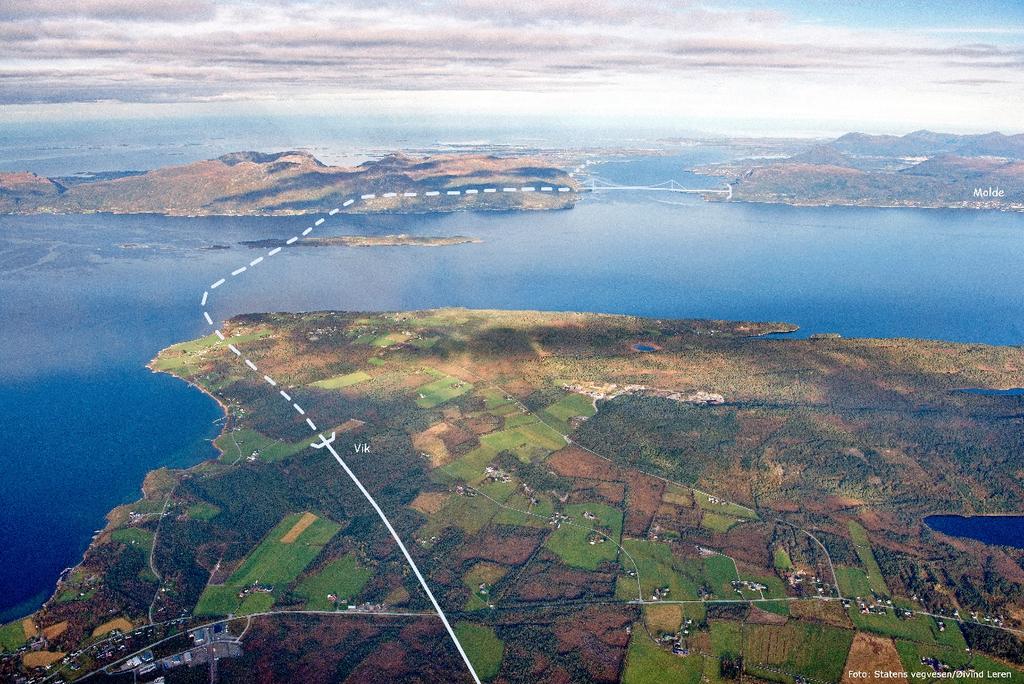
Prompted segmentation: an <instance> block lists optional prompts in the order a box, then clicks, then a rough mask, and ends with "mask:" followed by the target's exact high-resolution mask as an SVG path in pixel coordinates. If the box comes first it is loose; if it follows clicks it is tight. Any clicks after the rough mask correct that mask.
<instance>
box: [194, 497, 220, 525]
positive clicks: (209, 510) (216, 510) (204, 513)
mask: <svg viewBox="0 0 1024 684" xmlns="http://www.w3.org/2000/svg"><path fill="white" fill-rule="evenodd" d="M186 515H188V517H189V518H191V519H192V520H204V521H207V522H209V521H210V520H213V519H214V518H216V517H217V516H218V515H220V506H215V505H213V504H212V503H206V502H199V503H197V504H194V505H192V506H189V508H188V510H187V511H186Z"/></svg>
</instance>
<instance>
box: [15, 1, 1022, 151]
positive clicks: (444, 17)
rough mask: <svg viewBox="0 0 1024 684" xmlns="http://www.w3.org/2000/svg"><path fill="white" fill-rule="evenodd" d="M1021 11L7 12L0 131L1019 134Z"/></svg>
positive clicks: (593, 6) (321, 5)
mask: <svg viewBox="0 0 1024 684" xmlns="http://www.w3.org/2000/svg"><path fill="white" fill-rule="evenodd" d="M1022 104H1024V3H1021V2H1019V1H1018V0H1003V1H1000V2H997V1H994V0H988V1H985V0H974V1H971V2H929V1H928V0H916V1H910V2H905V3H901V2H899V1H897V0H890V1H888V2H881V1H878V2H876V1H875V0H870V1H866V2H861V1H860V0H841V1H834V0H828V1H826V0H817V1H816V0H778V1H774V2H773V1H771V0H733V1H731V2H719V1H718V0H707V1H705V2H690V1H688V0H501V1H495V0H432V1H423V2H414V1H407V0H396V1H395V2H391V3H381V2H379V1H378V0H344V1H341V2H303V1H292V0H276V1H260V2H246V1H239V0H227V1H220V2H214V1H213V0H58V1H55V0H2V2H0V116H2V117H3V118H5V119H7V120H8V121H16V120H19V119H31V120H38V119H40V118H44V119H45V118H51V117H52V118H65V119H67V118H70V119H75V118H89V117H99V116H103V117H109V116H161V115H170V114H175V115H181V114H190V113H225V114H231V113H232V112H243V111H252V110H253V108H259V109H261V110H263V111H267V112H295V111H302V112H306V113H314V114H317V113H324V114H331V113H352V112H360V113H363V114H373V113H376V112H380V113H411V112H424V113H433V114H438V115H447V114H453V115H458V116H482V117H486V116H523V117H526V116H532V115H543V116H554V117H562V118H566V119H569V118H572V117H580V118H588V119H598V120H601V119H606V120H608V121H615V122H618V123H628V122H637V123H638V124H640V123H644V122H658V121H665V120H671V121H676V122H690V123H691V124H693V125H694V126H695V127H700V128H704V129H713V128H715V127H716V122H717V123H719V124H720V125H719V126H717V128H719V129H720V130H741V129H742V130H761V129H764V130H771V129H773V128H774V127H776V126H777V127H779V128H780V130H782V129H784V130H798V129H806V130H809V131H810V130H813V131H823V130H830V129H833V130H837V131H838V130H845V129H849V128H852V127H858V128H861V129H863V130H891V131H893V132H904V131H908V130H912V129H914V128H920V127H925V126H928V127H932V128H944V129H949V130H963V131H986V130H993V129H1001V130H1004V131H1007V132H1009V131H1013V132H1019V131H1021V130H1022V129H1024V123H1022V121H1024V119H1022V117H1021V114H1020V111H1021V105H1022Z"/></svg>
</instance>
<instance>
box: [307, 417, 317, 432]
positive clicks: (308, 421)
mask: <svg viewBox="0 0 1024 684" xmlns="http://www.w3.org/2000/svg"><path fill="white" fill-rule="evenodd" d="M306 425H308V426H309V429H310V430H312V431H313V432H316V424H315V423H314V422H313V421H311V420H310V419H309V418H307V419H306Z"/></svg>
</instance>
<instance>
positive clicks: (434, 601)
mask: <svg viewBox="0 0 1024 684" xmlns="http://www.w3.org/2000/svg"><path fill="white" fill-rule="evenodd" d="M320 439H321V441H323V442H324V443H325V445H326V446H327V450H328V451H330V452H331V455H332V456H334V460H336V461H337V462H338V464H339V465H340V466H341V467H342V468H343V469H344V470H345V474H346V475H348V476H349V477H350V478H351V479H352V482H354V483H355V485H356V487H358V488H359V491H360V492H362V494H363V496H364V497H366V500H367V501H369V502H370V505H371V506H373V510H375V511H376V512H377V515H378V516H380V519H381V521H383V523H384V526H385V527H387V528H388V532H390V533H391V538H392V539H394V540H395V543H396V544H398V548H399V549H401V550H402V555H404V556H405V560H406V561H408V563H409V567H411V568H412V571H413V573H415V575H416V579H418V580H419V581H420V586H421V587H423V591H425V592H426V593H427V598H429V599H430V602H431V603H432V604H433V605H434V610H436V611H437V615H438V617H440V618H441V622H443V623H444V628H445V629H447V630H448V635H449V636H450V637H451V638H452V641H453V642H455V648H457V649H459V655H461V656H462V660H463V661H464V662H465V663H466V667H467V668H468V669H469V674H471V675H473V681H474V682H476V684H480V677H478V676H477V674H476V670H475V669H473V663H472V662H470V660H469V656H468V655H466V651H465V650H464V649H463V648H462V644H461V643H459V637H457V636H455V630H454V629H452V626H451V623H450V622H448V618H447V616H445V614H444V611H443V610H441V604H439V603H438V602H437V599H436V598H434V593H433V592H432V591H430V587H428V586H427V580H425V579H424V578H423V574H422V573H421V572H420V569H419V568H418V567H417V566H416V561H414V560H413V559H412V556H411V555H410V554H409V549H407V548H405V544H403V543H402V538H401V537H399V536H398V532H396V531H395V528H394V527H392V526H391V521H390V520H388V517H387V516H386V515H384V511H383V510H381V507H380V506H379V505H378V504H377V502H376V501H375V500H374V499H373V497H372V496H370V492H368V491H366V487H364V486H363V483H362V482H360V481H359V478H358V477H356V474H355V473H353V472H352V470H351V469H350V468H349V467H348V464H347V463H345V461H344V460H343V459H342V458H341V456H339V455H338V452H337V451H335V450H334V446H333V445H332V444H331V443H330V442H327V440H326V439H325V438H324V436H323V435H320Z"/></svg>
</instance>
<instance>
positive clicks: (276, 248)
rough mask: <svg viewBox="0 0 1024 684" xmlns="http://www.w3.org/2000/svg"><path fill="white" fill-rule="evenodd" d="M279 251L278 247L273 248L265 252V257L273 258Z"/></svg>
mask: <svg viewBox="0 0 1024 684" xmlns="http://www.w3.org/2000/svg"><path fill="white" fill-rule="evenodd" d="M280 251H281V248H280V247H275V248H274V249H272V250H270V251H269V252H267V256H274V255H275V254H277V253H278V252H280Z"/></svg>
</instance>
